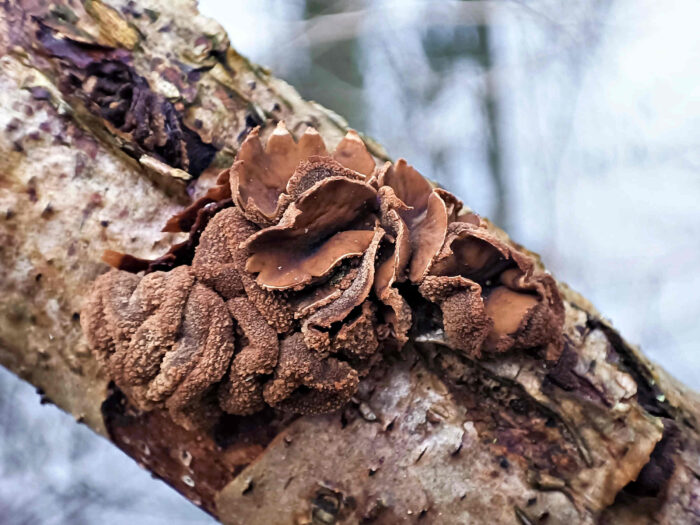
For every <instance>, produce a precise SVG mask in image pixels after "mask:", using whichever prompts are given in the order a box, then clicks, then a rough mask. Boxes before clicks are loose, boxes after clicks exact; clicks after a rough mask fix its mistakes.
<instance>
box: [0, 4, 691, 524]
mask: <svg viewBox="0 0 700 525" xmlns="http://www.w3.org/2000/svg"><path fill="white" fill-rule="evenodd" d="M0 27H2V31H0V48H2V58H0V61H1V63H2V69H1V72H0V150H1V151H2V155H1V156H0V239H1V241H2V242H0V266H1V267H2V268H3V270H4V271H3V275H2V278H1V280H0V289H1V290H2V292H3V293H2V298H0V363H2V364H3V365H4V366H6V367H7V368H9V369H10V370H12V371H14V372H15V373H17V374H18V375H20V376H21V377H23V378H24V379H26V380H28V381H30V382H31V383H33V384H34V385H36V386H37V387H38V388H41V389H42V390H43V391H44V392H45V394H46V396H47V397H48V398H49V399H51V400H52V401H53V402H54V403H56V404H57V405H58V406H60V407H61V408H63V409H64V410H66V411H68V412H70V413H72V414H73V415H74V416H75V417H76V419H78V420H79V421H82V422H84V423H85V424H87V425H89V426H90V427H91V428H92V429H94V430H95V431H96V432H98V433H100V434H102V435H103V436H105V437H107V438H109V439H111V440H112V441H113V442H114V443H115V444H116V445H117V446H119V447H120V448H121V449H122V450H124V451H125V452H127V453H128V454H129V455H130V456H132V457H133V458H134V459H135V460H136V461H138V462H139V463H141V464H143V465H144V466H146V467H147V468H148V469H149V470H151V471H152V472H153V473H154V474H155V475H157V476H158V477H160V478H162V479H163V480H164V481H166V482H167V483H169V484H171V485H172V486H174V487H175V488H176V489H177V490H179V491H180V492H181V493H182V494H183V495H184V496H186V497H187V498H188V499H190V500H191V501H192V502H194V503H195V504H197V505H201V506H202V507H203V508H204V509H205V510H207V511H208V512H210V513H211V514H213V515H214V516H216V517H217V518H218V519H220V520H221V521H222V522H224V523H231V524H246V525H247V524H255V523H261V524H266V523H361V522H372V523H397V522H408V523H410V522H420V523H469V522H493V523H521V524H531V523H541V522H545V521H546V522H547V523H566V522H568V523H615V524H618V523H697V522H698V521H700V450H699V448H700V440H699V439H698V432H697V428H698V415H699V413H700V410H699V408H698V407H699V406H700V404H699V400H698V396H697V394H695V393H694V392H692V391H690V390H689V389H687V388H686V387H684V386H682V385H680V384H678V383H677V382H676V381H675V380H673V378H671V377H669V376H668V375H667V374H666V373H665V372H664V371H663V370H662V369H660V368H658V367H656V366H655V365H653V364H651V363H649V362H648V361H647V360H646V359H645V358H644V356H642V355H641V354H640V353H639V352H638V351H637V350H636V349H635V348H633V347H631V346H630V345H628V344H627V343H626V342H625V341H624V339H622V337H621V336H620V335H619V334H618V333H617V332H616V331H615V330H614V328H613V327H612V326H610V325H609V323H607V322H606V321H605V320H604V319H603V318H602V317H601V315H600V314H599V313H598V312H597V311H596V310H595V309H594V308H593V307H592V306H591V305H590V304H589V303H588V302H587V301H586V300H585V299H583V298H582V297H580V296H579V295H578V294H576V293H575V292H573V291H571V290H570V289H568V288H567V287H566V285H564V284H561V283H560V284H559V289H560V292H561V294H562V296H563V298H564V300H565V307H566V318H565V326H564V337H565V341H566V344H565V346H564V351H563V352H562V355H561V356H560V357H559V359H558V361H557V362H556V364H547V363H546V362H544V361H543V360H541V359H538V358H536V356H534V355H530V354H529V353H527V352H525V353H523V352H521V353H506V354H503V355H498V356H496V357H493V358H489V359H483V360H472V359H468V358H466V357H464V356H462V355H458V354H456V353H454V352H452V351H450V350H449V349H448V348H447V347H446V346H445V344H444V343H445V341H444V340H443V337H442V335H441V334H439V333H432V332H429V331H426V330H421V327H422V323H421V319H420V315H419V314H420V312H421V311H423V306H422V304H421V301H422V300H421V299H420V298H419V297H416V298H415V302H414V303H413V304H411V307H412V309H413V312H414V314H415V316H416V317H417V319H416V322H415V324H414V327H415V330H414V334H413V337H412V340H411V341H409V343H408V346H407V348H405V349H404V350H403V351H402V352H401V353H400V354H396V355H394V356H393V358H391V359H385V360H384V361H383V362H382V363H381V364H380V365H378V366H376V367H375V368H373V369H372V371H371V372H370V374H369V376H368V377H366V378H365V379H363V380H362V381H361V383H360V390H359V392H358V394H357V395H356V396H355V398H353V400H352V401H351V402H350V403H349V404H348V405H346V406H345V407H344V408H343V409H342V410H340V411H337V412H334V413H332V414H328V415H320V416H313V417H309V416H305V417H294V416H289V415H285V416H281V415H280V414H279V413H277V412H275V411H274V410H272V409H266V410H264V411H262V412H260V413H258V414H255V415H253V416H245V417H242V416H224V417H223V418H221V419H220V420H219V422H218V423H217V424H216V425H215V426H214V427H213V428H212V429H211V430H210V431H208V432H197V431H187V430H184V429H183V428H182V427H180V426H178V425H176V424H175V423H173V422H172V421H171V420H170V418H169V417H168V415H167V413H165V412H161V411H151V412H143V411H140V410H138V409H136V408H135V407H134V406H132V405H130V404H129V403H128V401H127V400H126V398H125V396H124V395H123V393H121V392H120V391H118V389H116V388H115V387H114V385H112V384H110V382H109V378H108V377H105V375H104V373H103V371H102V370H101V368H100V367H99V366H98V364H97V362H96V361H95V359H94V358H93V356H92V354H90V352H89V351H88V350H87V344H86V341H85V339H84V338H83V336H82V334H81V331H80V326H79V324H80V323H79V321H80V316H79V312H80V311H81V309H82V306H83V300H84V297H85V294H86V293H87V291H88V289H89V286H90V284H91V283H92V282H93V281H94V280H95V278H96V277H97V276H98V275H100V274H101V273H103V272H104V271H105V270H106V265H105V264H103V263H101V262H99V261H100V257H101V255H102V252H103V251H104V250H106V249H111V250H117V251H121V252H124V253H133V254H135V255H137V256H139V257H143V258H145V259H152V258H154V257H156V256H158V255H160V254H162V253H163V252H165V251H166V250H167V249H168V247H169V246H170V245H171V244H172V243H173V242H177V241H182V240H184V239H183V238H182V235H181V234H172V233H162V232H161V229H162V228H163V226H164V225H165V224H166V221H167V220H168V218H169V217H171V216H172V215H173V214H174V213H176V212H177V211H179V210H181V209H182V207H183V205H185V204H186V203H187V202H188V201H189V200H190V199H191V198H193V197H199V196H201V195H203V194H204V193H205V192H206V190H207V189H208V188H209V187H211V186H212V184H213V182H214V178H215V176H216V173H217V172H218V171H219V170H220V169H221V168H225V167H228V166H230V164H231V162H232V160H233V157H234V155H235V153H236V151H237V149H238V148H239V147H240V145H241V143H242V140H243V139H244V138H245V136H246V135H247V133H248V132H249V131H250V130H251V129H252V128H253V127H255V126H257V125H261V127H262V131H261V134H262V135H263V136H264V137H267V136H268V135H269V134H270V133H272V130H273V129H274V126H275V124H276V123H277V121H279V120H284V121H285V122H286V124H287V127H288V128H289V130H290V131H291V132H292V133H293V134H294V135H295V136H297V138H298V137H299V135H300V133H301V132H302V131H303V129H305V128H306V126H307V125H312V126H314V127H315V128H316V129H318V130H319V133H320V134H321V136H322V137H323V138H324V139H325V141H326V143H327V144H336V143H337V142H338V141H340V139H341V138H342V137H343V136H344V135H345V133H346V131H347V125H346V123H345V122H344V121H343V120H342V119H341V118H340V117H338V116H337V115H335V114H333V113H332V112H330V111H328V110H325V109H324V108H321V107H319V106H318V105H316V104H313V103H309V102H306V101H304V100H302V99H301V98H300V97H299V95H298V94H297V93H296V92H295V91H294V90H293V89H292V88H291V87H289V86H288V85H286V84H285V83H284V82H282V81H280V80H278V79H275V78H274V77H272V76H270V75H269V73H267V72H266V71H265V70H263V69H261V68H260V67H258V66H256V65H254V64H251V63H249V62H248V61H247V60H245V59H244V58H243V57H241V56H240V55H238V54H237V53H236V52H235V51H234V50H233V49H232V48H230V46H229V44H228V39H227V37H226V35H225V33H224V32H223V30H222V29H221V28H220V27H219V26H218V25H217V24H215V23H213V22H212V21H210V20H208V19H205V18H203V17H201V16H200V15H199V14H198V13H197V12H196V9H195V7H194V5H193V4H192V3H191V2H189V1H187V0H178V1H174V2H173V1H165V0H148V1H147V2H141V3H139V4H138V6H135V5H133V4H132V3H130V2H127V1H123V0H110V1H109V2H106V3H101V2H98V1H95V0H92V1H90V2H85V3H84V4H79V3H77V2H75V3H74V2H65V3H59V2H49V3H47V4H46V5H39V3H38V2H32V1H30V0H26V1H24V0H23V1H20V2H12V3H5V4H2V6H1V7H0ZM368 144H369V146H370V150H371V152H372V154H373V155H374V156H375V157H376V158H377V159H384V158H385V157H386V155H385V154H384V152H383V150H382V149H381V148H380V147H379V146H377V145H375V144H373V143H371V142H369V143H368Z"/></svg>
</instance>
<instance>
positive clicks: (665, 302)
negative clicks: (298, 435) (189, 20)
mask: <svg viewBox="0 0 700 525" xmlns="http://www.w3.org/2000/svg"><path fill="white" fill-rule="evenodd" d="M306 4H308V5H305V2H303V1H273V0H258V1H257V2H249V1H245V0H236V1H227V2H221V1H220V0H201V9H202V10H203V11H204V12H205V13H206V14H209V15H211V16H214V17H216V18H217V19H218V20H219V21H221V22H222V23H223V24H224V26H225V27H226V29H227V30H228V31H229V34H230V38H231V41H232V43H233V45H234V46H235V47H237V48H238V50H239V51H241V52H243V53H244V54H247V55H248V56H249V57H250V58H252V59H253V60H254V61H257V62H261V63H263V64H265V65H268V66H270V67H271V69H272V70H273V72H275V73H276V74H278V75H280V76H282V77H283V78H286V79H287V80H289V81H290V82H291V83H292V84H294V85H295V86H298V87H299V89H300V90H301V92H302V94H303V95H304V96H306V97H307V98H313V99H316V100H317V101H319V102H321V103H322V104H324V105H327V106H329V107H331V108H332V109H334V110H336V111H337V112H338V113H341V114H344V115H346V116H348V117H349V120H350V122H351V124H352V125H353V126H356V127H357V128H358V129H362V130H364V131H366V132H368V133H369V134H371V135H372V136H374V137H375V138H376V139H378V140H379V142H381V143H382V144H384V145H385V146H386V147H387V149H388V151H389V153H390V154H391V155H392V156H393V157H395V158H398V157H401V156H404V157H406V158H408V159H409V161H410V162H412V163H413V164H414V165H416V167H418V169H420V170H421V171H422V172H423V173H424V174H425V175H427V176H429V177H431V178H433V179H435V180H437V181H439V182H441V183H442V184H443V185H444V186H446V187H448V188H450V189H451V190H453V191H455V193H457V194H458V195H459V196H461V197H462V198H463V199H464V200H465V202H466V203H467V204H469V205H470V206H471V207H472V208H474V209H475V210H476V211H478V212H480V213H483V214H484V215H487V216H492V217H498V220H499V222H500V223H501V224H502V225H503V226H505V227H506V228H507V229H508V231H509V232H510V233H511V234H512V235H513V237H514V238H515V239H516V240H518V241H519V242H522V243H523V244H525V245H527V246H528V247H529V248H531V249H533V250H535V251H538V252H540V253H541V254H542V256H543V258H544V260H545V262H546V263H547V265H548V266H549V268H550V269H551V270H552V272H553V273H554V274H555V275H556V276H557V277H558V278H560V279H562V280H564V281H566V282H568V283H569V284H571V285H572V286H573V287H574V288H576V289H577V290H579V291H581V292H582V293H583V294H584V295H585V296H587V297H588V298H589V299H591V300H592V301H593V302H594V304H595V305H596V306H597V307H598V308H599V309H600V310H601V311H603V312H604V313H605V314H606V315H608V316H609V317H610V318H611V319H612V320H613V322H614V324H615V325H616V326H617V327H618V328H619V329H620V330H621V331H622V333H623V334H624V335H625V336H626V337H627V338H628V339H629V340H630V341H632V342H636V343H639V344H641V346H642V348H643V349H644V351H645V352H646V353H647V354H648V355H649V356H651V357H652V358H653V359H656V360H658V361H663V362H664V364H665V365H666V367H667V368H668V369H669V370H670V371H671V372H672V373H673V374H674V375H676V376H677V377H679V378H680V379H682V380H684V381H685V382H686V383H687V384H689V385H691V386H693V387H695V388H700V358H698V357H697V354H696V353H695V349H696V347H697V343H696V341H697V340H699V339H700V323H698V322H697V321H696V320H697V319H698V318H700V300H698V297H700V271H698V268H700V207H698V206H697V203H698V201H699V200H700V148H698V146H699V144H698V142H699V141H700V138H699V137H700V91H698V86H700V69H698V67H697V64H698V63H699V60H698V59H700V38H698V36H697V30H696V24H697V19H698V15H700V4H697V3H696V2H693V1H692V0H677V1H673V0H671V1H667V2H654V1H651V0H634V1H632V0H583V1H581V2H577V3H575V4H572V3H571V2H568V1H565V0H561V1H556V0H537V1H534V2H524V1H523V2H520V1H515V0H513V1H503V2H497V3H495V5H496V8H495V9H491V10H489V12H488V13H487V15H488V17H487V18H486V19H485V15H484V9H483V4H484V3H483V2H455V1H437V0H430V1H425V2H411V1H406V0H403V1H401V2H398V1H394V2H389V1H376V2H360V1H346V2H321V1H310V0H309V1H308V2H307V3H306ZM309 16H311V18H310V20H306V18H308V17H309ZM484 21H486V22H488V30H487V31H484V30H477V29H475V28H474V24H475V23H478V22H484ZM38 400H39V398H38V396H37V395H36V394H35V393H34V391H33V389H32V388H31V387H30V386H28V385H26V384H24V383H21V382H20V381H19V380H17V379H16V378H14V377H13V376H11V375H10V374H9V373H7V372H5V371H2V370H0V524H2V525H5V524H12V525H14V524H17V525H19V524H23V525H24V524H26V525H32V524H42V525H43V524H63V523H71V524H83V523H85V524H93V523H101V524H105V525H112V524H114V525H117V524H123V523H135V524H139V525H141V524H146V525H151V524H153V525H156V524H164V525H165V524H179V523H183V524H184V523H192V524H198V523H211V521H212V520H211V519H210V518H208V517H207V516H206V515H205V514H204V513H202V512H201V511H199V510H198V509H196V508H195V507H193V506H192V505H190V504H189V503H187V502H186V501H184V500H182V499H181V498H180V497H179V496H177V495H176V494H175V493H174V492H173V491H172V490H170V489H169V488H168V487H166V486H165V485H164V484H163V483H161V482H159V481H153V480H152V479H151V478H150V476H149V474H148V473H146V472H144V471H142V470H141V469H139V467H137V466H136V465H135V464H134V463H133V462H132V461H131V460H130V459H129V458H127V457H126V456H124V455H123V454H122V453H121V452H119V451H118V450H116V449H115V448H114V447H112V446H111V445H109V444H108V443H106V442H105V441H104V440H102V439H99V438H95V437H94V435H92V433H91V432H90V431H89V430H87V429H86V428H84V427H82V426H79V425H76V424H75V423H74V421H73V419H72V418H71V417H69V416H67V415H65V414H63V413H61V412H60V411H58V410H57V409H56V408H55V407H52V406H41V405H39V403H38Z"/></svg>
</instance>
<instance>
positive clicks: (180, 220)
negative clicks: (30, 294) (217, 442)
mask: <svg viewBox="0 0 700 525" xmlns="http://www.w3.org/2000/svg"><path fill="white" fill-rule="evenodd" d="M165 230H166V231H185V232H188V233H189V237H188V239H187V240H186V241H184V242H183V243H181V244H178V245H175V246H173V248H171V250H170V251H169V252H168V253H167V254H165V255H164V256H163V257H160V258H159V259H157V260H153V261H146V260H142V259H137V258H134V257H131V256H128V255H124V254H119V253H116V252H109V253H107V254H106V256H105V260H106V261H108V262H109V263H110V264H112V265H113V266H114V267H115V269H113V270H111V271H110V272H108V273H106V274H104V275H103V276H101V277H100V278H99V279H98V280H97V281H96V283H95V285H94V288H93V291H92V294H91V296H90V299H89V301H88V303H87V306H86V307H85V309H84V311H83V315H82V317H81V322H82V326H83V329H84V331H85V333H86V335H87V338H88V341H89V343H90V346H91V347H92V349H93V351H94V353H95V355H96V356H97V358H98V359H99V360H100V361H101V362H102V363H103V364H104V366H105V367H106V370H107V372H108V373H109V375H110V376H111V378H112V379H113V380H114V381H115V383H116V385H117V386H119V388H120V389H121V390H123V391H124V392H125V393H126V394H127V396H128V397H129V399H130V400H131V401H132V402H133V403H134V404H135V405H136V406H137V407H139V408H140V409H143V410H150V409H153V408H164V409H166V410H167V411H168V412H169V413H170V415H171V417H172V418H173V420H174V421H176V422H177V423H179V424H181V425H183V426H185V427H188V428H194V427H197V426H199V425H204V426H210V425H212V424H213V423H214V422H215V421H216V418H217V415H219V414H220V413H221V412H222V411H223V412H227V413H230V414H235V415H249V414H253V413H256V412H259V411H260V410H263V409H265V407H266V406H270V407H273V408H276V409H280V410H283V411H286V412H291V413H300V414H317V413H325V412H329V411H333V410H336V409H338V408H340V407H342V406H343V405H344V404H345V403H347V402H348V401H349V400H350V399H351V398H352V397H353V395H354V394H355V393H356V392H357V389H358V385H359V382H360V379H361V378H362V377H363V376H365V375H366V374H367V373H368V372H369V370H370V368H371V367H372V366H373V365H375V364H376V363H377V362H378V361H380V360H381V359H382V357H383V355H384V354H385V353H387V352H392V351H394V352H395V351H398V350H400V349H401V347H402V346H403V344H404V343H405V342H406V341H407V340H408V338H409V332H410V330H411V327H412V325H413V324H414V322H415V319H414V318H416V319H417V318H418V317H420V318H421V319H422V321H423V322H426V319H427V322H430V323H433V325H434V329H435V330H438V331H441V332H443V333H444V336H445V339H446V342H447V344H448V345H449V346H450V347H451V348H452V349H453V350H454V351H456V352H458V353H461V354H462V355H463V356H464V357H466V358H469V359H489V357H491V356H494V355H497V354H503V353H505V352H511V351H519V350H530V351H534V352H535V353H537V352H539V355H540V357H541V358H542V359H543V360H546V361H548V362H555V361H556V360H557V359H558V358H559V356H560V354H561V351H562V348H563V338H562V326H563V322H564V306H563V302H562V300H561V298H560V296H559V292H558V291H557V287H556V283H555V281H554V279H553V278H552V277H551V276H550V275H549V274H547V273H545V271H544V270H542V269H541V268H540V266H539V265H538V263H537V261H536V259H535V258H534V257H533V256H532V255H530V254H528V253H526V252H525V251H524V250H522V249H521V248H520V247H518V246H516V245H515V244H514V243H512V242H511V241H510V240H509V239H507V238H505V237H504V236H503V234H501V233H499V232H498V231H497V230H496V229H495V228H493V227H491V225H490V224H489V223H488V221H486V220H484V219H482V218H480V217H479V216H478V215H476V214H475V213H473V212H471V211H470V210H468V209H466V208H464V207H463V205H462V203H461V202H460V201H459V199H457V198H456V197H454V196H453V195H452V194H450V193H449V192H447V191H445V190H442V189H439V188H435V187H434V186H433V185H432V184H431V183H430V182H429V181H428V180H427V179H425V178H424V177H423V176H422V175H421V174H420V173H419V172H418V171H416V170H415V169H414V168H413V167H411V166H410V165H408V164H407V163H406V161H404V160H403V159H401V160H399V161H398V162H396V163H395V164H391V163H389V162H387V163H386V164H384V165H383V166H376V165H375V161H374V159H373V157H372V156H371V154H370V153H369V152H368V151H367V149H366V148H365V145H364V144H363V142H362V140H361V139H360V137H359V136H358V135H357V134H356V133H355V132H353V131H351V132H349V133H348V134H347V135H346V137H345V138H344V139H343V140H342V141H341V142H340V143H339V144H338V145H337V147H336V148H335V150H334V151H333V152H332V153H330V152H329V151H328V150H327V149H326V145H325V144H324V141H323V140H322V139H321V137H320V135H319V134H318V133H317V132H316V131H315V130H314V129H313V128H308V129H307V130H306V131H305V133H304V134H303V135H302V136H301V138H300V139H299V141H298V142H296V141H295V140H294V138H293V137H292V135H291V134H290V133H289V132H288V131H287V129H286V128H285V126H284V124H283V123H280V124H279V125H278V127H277V129H276V130H275V131H274V132H273V133H272V134H271V135H270V137H269V138H268V140H267V143H266V145H265V146H263V143H262V141H261V139H260V137H259V130H258V129H254V130H252V131H251V132H250V134H249V135H248V137H247V138H246V140H245V141H244V142H243V144H242V146H241V148H240V150H239V152H238V155H237V156H236V159H235V162H234V163H233V166H232V167H231V168H230V169H229V170H226V171H224V172H223V173H222V174H221V175H220V176H219V179H218V181H217V185H215V186H214V187H213V188H212V189H210V190H209V192H208V193H207V194H206V195H205V196H204V197H202V198H200V199H199V200H197V201H196V202H194V203H193V204H192V205H191V206H190V207H189V208H187V209H185V210H183V211H182V212H180V213H179V214H178V215H176V216H175V217H173V218H172V219H171V220H170V221H169V222H168V224H167V225H166V227H165ZM416 298H419V299H416ZM409 304H410V306H409Z"/></svg>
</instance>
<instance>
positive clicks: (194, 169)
mask: <svg viewBox="0 0 700 525" xmlns="http://www.w3.org/2000/svg"><path fill="white" fill-rule="evenodd" d="M37 40H38V41H39V43H40V44H41V45H42V46H43V48H44V50H45V51H46V53H47V54H49V55H50V56H51V57H53V58H56V59H60V60H62V61H64V62H67V66H66V67H64V68H63V70H64V79H63V81H62V82H61V86H60V87H61V90H62V92H63V93H64V94H66V95H69V96H72V95H77V96H78V97H79V98H81V99H83V101H84V102H85V104H86V106H87V108H88V109H89V110H90V111H91V112H92V113H94V114H96V115H98V116H100V117H101V118H103V119H104V120H106V121H107V122H109V123H110V124H111V125H112V126H113V127H114V128H116V129H117V130H118V131H119V132H120V133H121V134H122V135H123V137H124V138H126V139H127V140H129V141H130V143H129V144H128V145H127V146H126V147H124V150H125V151H126V152H127V153H129V154H130V155H132V156H134V157H136V158H138V157H140V155H142V154H144V153H148V154H150V155H153V156H154V157H156V158H158V159H159V160H161V161H163V162H165V163H166V164H168V165H170V166H172V167H174V168H179V169H182V170H185V171H187V172H189V173H190V174H192V175H193V176H195V177H197V176H199V175H200V174H201V173H202V172H203V171H204V170H205V169H206V168H207V167H208V166H209V164H211V161H212V160H213V158H214V156H215V155H216V152H217V148H216V147H214V146H213V145H212V144H207V143H205V142H203V141H202V139H201V138H200V136H199V135H198V134H197V133H196V132H195V131H193V130H191V129H190V128H188V127H187V126H185V125H184V123H183V119H182V115H181V113H180V111H178V110H177V109H176V107H175V105H173V103H172V102H170V101H169V100H168V99H166V98H165V97H164V96H163V95H161V94H159V93H156V92H155V91H153V90H152V89H151V88H150V86H149V84H148V81H147V80H146V79H145V78H144V77H142V76H141V75H139V74H137V73H136V72H135V70H134V68H133V66H132V65H131V54H130V53H129V52H128V51H126V50H123V49H112V48H107V47H103V46H99V45H94V44H86V43H83V42H77V41H74V40H71V39H70V38H67V37H63V38H60V37H59V36H58V35H57V33H56V32H55V31H54V30H53V29H51V28H49V27H48V26H46V25H43V24H40V26H39V30H38V32H37ZM33 94H34V93H33ZM38 95H39V96H45V94H44V93H38ZM35 97H36V95H35Z"/></svg>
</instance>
